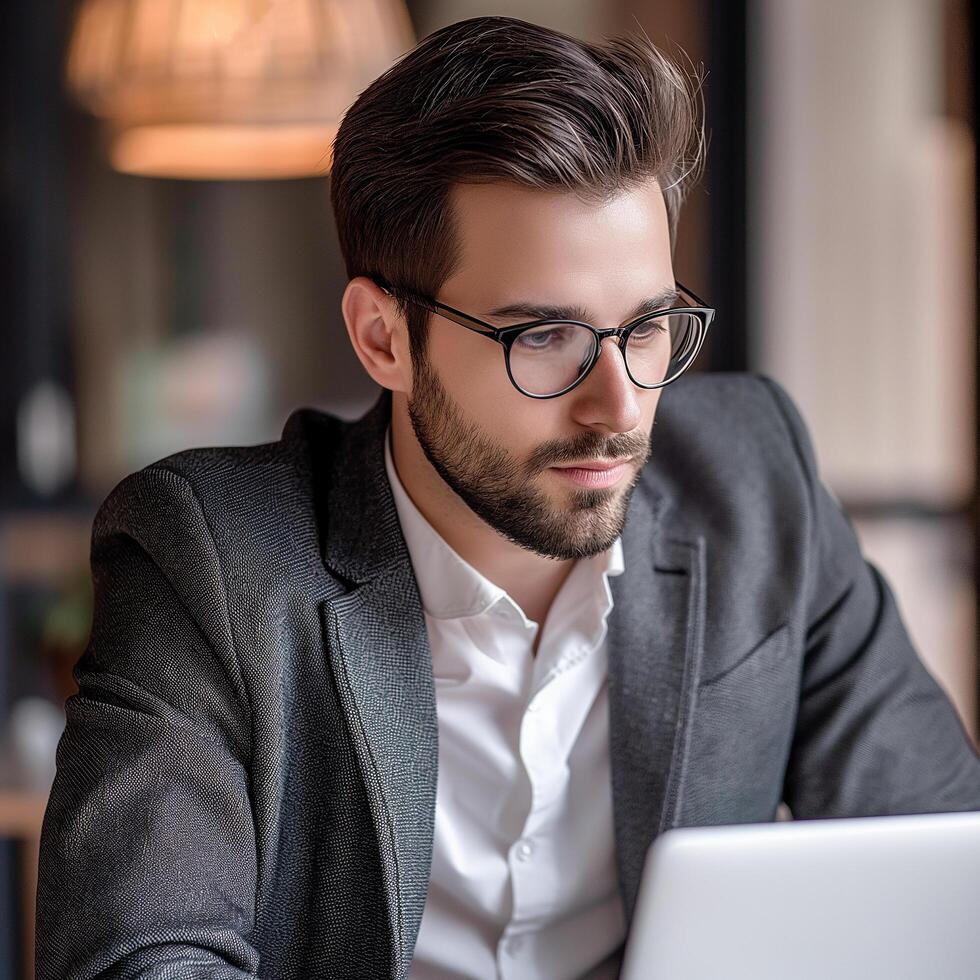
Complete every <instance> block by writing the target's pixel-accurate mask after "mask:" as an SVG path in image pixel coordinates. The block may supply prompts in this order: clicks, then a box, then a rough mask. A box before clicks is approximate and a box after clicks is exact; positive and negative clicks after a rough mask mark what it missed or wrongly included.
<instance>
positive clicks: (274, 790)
mask: <svg viewBox="0 0 980 980" xmlns="http://www.w3.org/2000/svg"><path fill="white" fill-rule="evenodd" d="M390 407H391V399H390V395H389V393H388V392H382V394H381V397H380V398H379V399H378V402H377V404H376V405H375V406H374V408H373V409H371V411H369V412H368V413H367V414H366V415H365V416H364V417H363V418H362V419H359V420H358V421H356V422H352V423H349V422H345V421H342V420H340V419H337V418H334V417H332V416H330V415H328V414H326V413H323V412H320V411H316V410H313V409H311V408H301V409H298V410H296V411H295V412H294V413H293V414H292V415H291V416H290V417H289V419H288V421H287V422H286V425H285V428H284V430H283V433H282V438H281V439H280V440H278V441H276V442H272V443H266V444H263V445H256V446H239V447H219V448H207V449H192V450H187V451H184V452H180V453H176V454H174V455H172V456H168V457H166V458H165V459H162V460H160V461H158V462H156V463H153V464H151V465H149V466H147V467H145V468H144V469H141V470H139V471H138V472H136V473H133V474H131V475H129V476H127V477H126V478H125V479H124V480H122V481H121V482H120V483H119V484H118V485H117V486H116V487H115V488H114V489H113V490H112V492H111V493H110V494H109V495H108V497H107V498H106V499H105V501H104V502H103V503H102V505H101V507H100V509H99V511H98V514H97V515H96V518H95V522H94V526H93V534H92V552H91V561H92V574H93V579H94V586H95V614H94V622H93V626H92V634H91V638H90V642H89V644H88V647H87V649H86V650H85V653H84V655H83V656H82V657H81V659H80V660H79V662H78V664H77V666H76V668H75V678H76V680H77V682H78V685H79V689H80V690H79V693H78V694H76V695H74V696H72V697H71V698H69V699H68V701H67V703H66V705H65V708H66V712H67V727H66V729H65V732H64V734H63V736H62V738H61V741H60V743H59V746H58V758H57V762H58V768H57V776H56V778H55V781H54V785H53V788H52V790H51V796H50V800H49V802H48V806H47V810H46V813H45V817H44V826H43V833H42V839H41V861H40V878H39V882H38V904H37V933H36V939H37V944H36V958H37V959H36V961H37V975H38V978H39V980H81V978H91V977H100V978H109V977H112V978H122V977H133V978H135V977H140V978H143V980H149V978H159V980H163V978H167V980H178V978H187V980H190V978H202V977H209V978H219V977H220V978H225V980H232V978H236V980H237V978H244V977H256V976H258V977H262V978H264V980H287V978H295V980H311V978H321V977H329V978H338V977H351V978H355V977H356V978H365V977H382V978H403V977H405V976H406V974H407V972H408V969H409V966H410V963H411V959H412V951H413V948H414V943H415V938H416V935H417V933H418V929H419V923H420V920H421V916H422V910H423V906H424V904H425V898H426V889H427V882H428V875H429V866H430V860H431V852H432V835H433V825H434V812H435V798H436V776H437V734H438V729H437V722H436V702H435V694H434V685H433V680H432V668H431V661H430V655H429V648H428V641H427V635H426V630H425V621H424V618H423V613H422V606H421V601H420V598H419V593H418V588H417V586H416V582H415V578H414V576H413V572H412V566H411V563H410V560H409V555H408V552H407V550H406V546H405V542H404V539H403V537H402V534H401V529H400V525H399V523H398V518H397V513H396V510H395V507H394V502H393V499H392V495H391V490H390V487H389V484H388V481H387V475H386V473H385V467H384V458H383V443H382V439H383V435H384V430H385V424H386V421H387V419H388V417H389V413H390ZM532 410H533V406H531V405H530V403H529V407H528V411H532ZM623 545H624V555H625V561H626V572H625V574H624V575H622V576H619V577H617V578H614V579H612V580H611V581H610V586H611V588H612V591H613V595H614V599H615V607H614V609H613V612H612V614H611V616H610V618H609V634H608V636H609V708H610V754H611V771H612V785H611V792H612V799H613V807H614V814H615V835H616V855H617V870H618V874H619V879H620V884H621V888H622V896H623V901H624V905H625V909H626V912H627V918H628V919H629V917H631V915H632V912H633V907H634V903H635V899H636V892H637V888H638V885H639V878H640V873H641V869H642V864H643V859H644V856H645V853H646V850H647V848H648V847H649V845H650V843H651V841H653V839H654V838H655V837H656V836H657V834H658V833H660V832H661V831H663V830H664V829H665V828H668V827H676V826H679V825H697V824H727V823H743V822H753V821H770V820H773V819H774V816H775V814H776V810H777V806H778V805H779V803H780V801H781V800H785V801H786V803H787V804H788V805H789V807H790V809H791V810H792V812H793V814H794V815H795V816H796V817H797V818H812V817H832V816H845V815H868V814H886V813H913V812H928V811H945V810H980V759H978V756H977V754H976V752H975V751H974V749H973V747H972V745H971V743H970V742H969V739H968V737H967V735H966V733H965V731H964V729H963V727H962V725H961V723H960V721H959V719H958V717H957V715H956V713H955V712H954V710H953V708H952V707H951V705H950V702H949V701H948V700H947V698H946V696H945V695H944V694H943V692H942V691H941V689H940V688H939V687H938V686H937V684H936V683H935V681H934V680H933V679H932V677H931V675H930V674H929V673H928V672H927V671H926V669H925V668H924V667H923V665H922V663H921V662H920V660H919V658H918V656H917V654H916V652H915V650H914V649H913V647H912V644H911V643H910V641H909V637H908V635H907V633H906V630H905V627H904V625H903V623H902V621H901V619H900V617H899V613H898V611H897V609H896V605H895V600H894V597H893V594H892V592H891V591H890V589H889V586H888V585H887V583H886V582H885V580H884V579H883V578H882V576H881V574H880V573H879V572H878V570H877V569H876V568H875V567H874V566H873V565H871V564H869V563H867V562H866V561H865V560H864V559H863V558H862V555H861V552H860V551H859V548H858V542H857V540H856V538H855V535H854V532H853V530H852V528H851V525H850V524H849V522H848V520H847V519H846V518H845V516H844V515H843V513H842V512H841V510H840V509H839V507H838V505H837V504H836V503H835V500H834V498H833V497H832V496H831V495H830V494H829V493H828V491H827V490H826V489H825V487H824V486H823V484H822V483H821V482H820V480H819V477H818V473H817V469H816V463H815V461H814V456H813V450H812V448H811V444H810V441H809V438H808V435H807V431H806V429H805V428H804V425H803V423H802V422H801V420H800V417H799V415H798V413H797V411H796V409H795V407H794V406H793V404H792V403H791V402H790V400H789V398H788V397H787V395H786V394H785V392H784V391H783V390H782V389H781V388H780V387H779V386H778V385H777V384H775V383H774V382H773V381H771V380H769V379H767V378H765V377H762V376H758V375H749V374H693V375H691V376H688V377H685V378H683V379H681V380H680V381H678V382H677V383H676V384H674V385H672V386H671V387H670V388H668V389H665V392H664V395H663V397H662V399H661V402H660V406H659V408H658V414H657V418H656V423H655V426H654V430H653V454H652V457H651V459H650V461H649V463H648V465H647V467H646V468H645V470H644V472H643V475H642V479H641V481H640V483H639V484H638V485H637V487H636V490H635V493H634V495H633V498H632V503H631V506H630V512H629V516H628V520H627V524H626V528H625V530H624V534H623ZM465 966H466V965H465V964H461V969H464V970H465Z"/></svg>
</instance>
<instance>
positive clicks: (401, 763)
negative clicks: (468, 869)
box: [316, 391, 438, 976]
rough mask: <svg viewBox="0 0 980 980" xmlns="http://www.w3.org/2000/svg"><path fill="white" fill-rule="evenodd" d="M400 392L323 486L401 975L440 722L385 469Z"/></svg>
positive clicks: (332, 625) (430, 807)
mask: <svg viewBox="0 0 980 980" xmlns="http://www.w3.org/2000/svg"><path fill="white" fill-rule="evenodd" d="M390 411H391V394H390V392H388V391H383V392H382V393H381V396H380V397H379V399H378V401H377V403H376V404H375V406H374V408H373V409H372V410H371V411H370V412H369V413H368V414H367V415H365V416H364V417H363V418H362V419H360V420H358V421H357V422H356V423H354V424H353V425H351V426H350V427H349V428H348V429H346V430H345V434H344V436H343V438H342V440H341V442H340V444H339V446H338V447H337V448H336V449H335V451H334V452H333V453H332V454H330V458H329V459H328V460H327V461H326V462H325V463H322V464H321V465H323V466H325V467H327V471H326V472H323V473H321V474H320V476H319V478H318V479H317V481H316V483H317V486H318V487H321V488H322V492H323V493H324V494H326V495H327V497H326V500H325V501H324V503H323V505H322V507H321V514H322V515H323V517H322V520H323V521H324V526H323V529H322V541H321V547H322V551H323V558H324V563H325V564H326V565H327V567H328V568H330V569H331V571H332V572H333V573H334V574H335V575H337V576H338V577H339V578H341V579H342V580H346V582H347V583H348V585H349V586H350V590H349V591H347V592H345V593H344V594H342V595H339V596H334V597H331V598H328V599H326V600H324V601H323V602H322V603H321V604H320V617H321V626H322V628H323V631H324V637H325V640H326V647H327V651H328V657H329V660H330V666H331V669H332V671H333V676H334V679H335V682H336V685H337V692H338V696H339V698H340V701H341V704H342V706H343V709H344V714H345V716H346V717H347V719H348V722H349V724H350V729H351V735H352V737H353V740H354V745H355V749H356V752H357V757H358V761H359V764H360V768H361V772H362V776H363V778H364V784H365V787H366V789H367V793H368V799H369V803H370V808H371V818H372V821H373V823H374V829H375V831H376V833H377V838H378V842H379V847H380V854H381V864H382V872H383V875H384V890H385V896H386V905H387V909H388V925H389V928H390V930H391V936H392V939H393V945H394V948H395V950H396V963H395V964H394V965H393V971H392V975H393V976H403V975H405V973H406V972H407V968H408V963H409V962H410V957H411V952H412V949H413V948H414V943H415V938H416V936H417V934H418V929H419V925H420V923H421V919H422V911H423V908H424V906H425V899H426V894H427V891H428V882H429V870H430V865H431V860H432V841H433V832H434V824H435V805H436V779H437V773H438V721H437V715H436V700H435V685H434V682H433V679H432V657H431V653H430V649H429V642H428V635H427V631H426V627H425V618H424V614H423V608H422V601H421V598H420V596H419V592H418V585H417V583H416V580H415V576H414V572H413V569H412V565H411V560H410V558H409V554H408V549H407V547H406V545H405V541H404V538H403V536H402V533H401V525H400V524H399V522H398V514H397V511H396V509H395V502H394V498H393V497H392V494H391V487H390V485H389V483H388V475H387V472H386V470H385V466H384V433H385V427H386V426H387V424H388V420H389V418H390Z"/></svg>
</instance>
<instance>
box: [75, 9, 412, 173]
mask: <svg viewBox="0 0 980 980" xmlns="http://www.w3.org/2000/svg"><path fill="white" fill-rule="evenodd" d="M415 41H416V38H415V33H414V30H413V28H412V23H411V20H410V18H409V15H408V11H407V10H406V8H405V5H404V3H403V2H402V0H83V2H82V4H81V5H80V7H79V11H78V16H77V20H76V22H75V27H74V32H73V34H72V39H71V43H70V46H69V51H68V61H67V76H68V84H69V87H70V89H71V90H72V91H73V92H74V94H75V95H76V97H77V98H78V99H79V101H80V102H81V103H82V104H83V105H84V106H85V107H86V108H88V109H89V110H90V111H92V112H93V113H94V114H95V115H97V116H99V117H101V118H102V119H104V120H105V122H106V125H107V129H108V135H109V157H110V160H111V162H112V165H113V166H114V167H115V168H116V169H117V170H121V171H123V172H125V173H133V174H144V175H148V176H159V177H184V178H197V179H212V180H214V179H249V178H251V179H258V178H265V179H268V178H281V177H304V176H311V175H323V174H325V173H327V172H328V171H329V168H330V162H331V161H330V149H331V144H332V142H333V138H334V135H335V134H336V132H337V127H338V125H339V123H340V119H341V117H342V116H343V113H344V112H345V110H346V109H347V107H348V106H349V105H350V104H351V103H352V102H353V101H354V100H355V99H356V98H357V95H358V93H359V92H361V91H362V90H363V89H364V88H366V87H367V85H369V84H370V82H371V81H373V80H374V79H375V78H376V77H377V76H378V75H380V74H381V73H382V72H383V71H385V69H387V68H388V67H389V66H390V65H391V64H392V63H393V62H394V61H395V60H396V59H397V58H398V57H399V56H401V55H402V54H404V53H405V52H406V51H407V50H409V48H411V47H412V46H413V45H414V44H415Z"/></svg>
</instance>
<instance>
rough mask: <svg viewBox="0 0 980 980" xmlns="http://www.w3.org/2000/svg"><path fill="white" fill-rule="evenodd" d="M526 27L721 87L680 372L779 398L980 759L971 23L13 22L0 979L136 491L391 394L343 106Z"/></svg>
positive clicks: (294, 14)
mask: <svg viewBox="0 0 980 980" xmlns="http://www.w3.org/2000/svg"><path fill="white" fill-rule="evenodd" d="M480 14H507V15H511V16H517V17H521V18H523V19H525V20H530V21H534V22H536V23H540V24H545V25H548V26H551V27H554V28H557V29H560V30H564V31H566V32H568V33H571V34H575V35H577V36H580V37H583V38H589V39H593V40H600V39H601V38H602V37H603V36H608V35H613V34H617V33H623V32H626V31H630V30H636V29H638V28H642V29H643V30H645V31H646V32H647V33H648V34H649V35H650V37H651V38H652V39H653V40H654V41H656V42H657V43H659V44H661V45H663V46H664V47H665V48H666V49H667V51H668V53H670V54H672V55H674V56H675V57H679V58H680V59H681V60H682V61H684V62H686V63H687V64H688V66H689V67H690V66H691V65H697V66H702V65H703V68H704V71H705V72H706V78H705V82H704V86H703V95H704V99H705V110H706V127H707V131H708V134H709V140H710V142H709V149H708V160H707V169H706V172H705V176H704V179H703V180H702V182H701V184H700V185H699V186H698V187H697V188H695V190H694V191H693V193H692V195H691V198H690V199H689V202H688V204H687V206H686V209H685V212H684V214H683V215H682V220H681V224H680V232H679V240H678V248H677V254H676V258H675V271H676V274H677V276H678V278H680V279H681V280H682V281H684V282H685V283H687V284H688V285H690V286H691V287H692V288H693V289H694V290H695V291H696V292H698V293H699V294H701V295H702V296H704V297H705V298H706V299H707V301H708V302H709V303H711V304H712V305H714V306H715V307H716V308H717V311H718V313H717V319H716V321H715V326H714V327H713V328H712V333H711V337H710V339H709V344H708V346H707V347H706V348H705V351H704V352H703V354H702V355H701V358H700V360H699V363H698V365H697V367H696V369H700V370H707V371H732V370H736V371H741V370H753V371H763V372H765V373H768V374H770V375H772V376H773V377H774V378H776V379H777V380H778V381H779V382H780V383H781V384H782V385H783V386H784V387H785V388H787V390H788V391H789V392H790V394H791V395H792V396H793V397H794V399H795V400H796V402H797V404H798V405H799V407H800V409H801V411H802V413H803V415H804V418H805V419H806V421H807V423H808V425H809V427H810V431H811V434H812V436H813V440H814V443H815V446H816V449H817V454H818V460H819V462H820V466H821V471H822V474H823V477H824V480H825V481H826V482H827V483H828V485H829V486H830V487H831V489H832V490H833V491H834V492H835V494H836V495H837V496H838V498H839V499H840V500H841V502H842V504H843V506H844V508H845V510H846V511H847V512H848V513H849V514H850V516H851V517H852V518H853V520H854V522H855V525H856V527H857V530H858V533H859V536H860V538H861V541H862V544H863V546H864V548H865V552H866V554H867V556H868V557H869V558H870V559H871V560H872V561H873V562H874V563H875V564H877V565H878V566H879V567H880V568H881V569H882V570H883V571H884V572H885V574H886V577H887V578H888V579H889V581H890V582H891V583H892V585H893V588H894V590H895V592H896V595H897V598H898V602H899V606H900V609H901V611H902V614H903V617H904V619H905V622H906V624H907V626H908V628H909V631H910V632H911V634H912V636H913V639H914V640H915V641H916V644H917V646H918V648H919V650H920V652H921V654H922V657H923V659H924V660H925V662H926V664H927V666H928V667H929V669H930V670H931V671H932V672H933V674H934V675H935V676H936V677H937V679H938V680H939V681H940V683H941V684H942V685H943V686H944V687H945V689H946V690H947V691H948V692H949V694H950V697H951V698H952V699H953V701H954V703H955V705H956V707H957V710H958V711H959V713H960V716H961V718H962V720H963V724H964V727H965V728H966V730H967V731H968V732H969V733H970V735H971V736H972V737H973V738H974V739H975V738H976V733H977V721H978V710H977V661H978V641H977V628H976V623H977V595H978V592H977V582H976V576H977V568H978V562H977V543H976V542H977V534H976V527H977V514H978V503H977V500H978V494H977V462H976V461H977V453H976V437H977V429H978V426H977V398H976V390H977V378H978V357H977V344H976V335H977V330H976V327H977V282H978V274H977V273H978V261H977V248H976V225H977V203H976V202H977V199H978V198H977V168H976V159H975V158H976V152H975V147H976V72H975V62H976V46H977V26H976V20H975V16H976V15H975V13H974V12H973V11H972V8H971V6H970V4H969V3H968V2H967V0H660V2H642V0H521V2H520V3H517V2H513V3H486V2H477V0H455V2H452V3H449V2H441V0H413V2H408V3H404V2H402V0H397V2H395V0H254V2H246V0H83V2H66V0H49V2H42V3H38V2H37V0H6V2H5V3H4V4H3V5H0V50H2V57H0V72H2V73H3V92H2V95H3V99H2V116H0V127H2V128H0V160H2V164H0V209H2V222H0V235H2V250H3V262H2V267H0V276H2V296H3V299H4V308H5V309H6V310H7V313H6V314H5V318H4V320H3V323H2V325H0V740H2V741H0V980H6V978H8V977H9V978H15V977H16V978H22V977H28V976H30V975H31V960H32V958H33V932H32V915H33V890H34V884H35V872H36V862H37V835H38V833H39V830H40V823H41V817H42V815H43V810H44V805H45V803H46V800H47V792H48V787H49V785H50V779H51V776H52V775H53V766H54V747H55V745H56V743H57V739H58V736H59V735H60V732H61V728H62V726H63V719H64V716H63V703H64V699H65V698H66V697H67V696H68V695H69V694H71V693H73V691H74V690H75V686H74V683H73V681H72V678H71V668H72V666H73V665H74V663H75V661H76V660H77V659H78V657H79V656H80V655H81V653H82V651H83V649H84V646H85V643H86V640H87V636H88V630H89V626H90V615H91V591H90V589H91V587H90V582H89V567H88V548H89V539H90V533H91V522H92V517H93V516H94V513H95V510H96V508H97V507H98V504H99V503H100V501H101V500H102V499H103V498H104V497H105V495H106V494H107V493H108V492H109V491H110V490H111V489H112V487H113V486H114V485H115V484H116V483H117V482H118V481H119V480H120V479H121V478H122V477H123V476H125V475H126V474H127V473H129V472H132V471H133V470H135V469H138V468H139V467H141V466H143V465H144V464H146V463H149V462H151V461H153V460H155V459H158V458H160V457H161V456H163V455H166V454H167V453H170V452H172V451H176V450H178V449H183V448H187V447H190V446H204V445H215V444H223V443H255V442H263V441H266V440H271V439H276V438H278V436H279V434H280V431H281V428H282V424H283V422H284V421H285V419H286V417H287V416H288V414H289V413H290V412H291V411H292V410H293V409H294V408H295V407H298V406H300V405H312V406H315V407H318V408H321V409H323V410H326V411H330V412H334V413H336V414H338V415H341V416H343V417H345V418H354V417H356V416H358V415H360V414H361V413H362V412H363V411H364V410H365V409H366V408H367V407H368V406H369V405H370V404H371V403H372V402H373V401H374V398H375V394H376V389H375V386H374V384H373V382H371V381H370V379H369V378H368V377H367V375H366V374H365V373H364V372H363V370H362V368H361V367H360V365H359V363H358V361H357V359H356V358H355V356H354V354H353V352H352V351H351V349H350V347H349V344H348V340H347V336H346V332H345V330H344V326H343V321H342V318H341V314H340V298H341V295H342V293H343V289H344V286H345V281H346V280H345V275H344V272H343V268H342V263H341V258H340V253H339V249H338V247H337V242H336V237H335V230H334V226H333V218H332V215H331V211H330V203H329V197H328V187H329V184H328V181H329V162H330V159H329V158H330V153H329V149H330V141H331V139H332V137H333V133H334V132H335V130H336V125H337V122H338V120H339V117H340V115H341V114H342V112H343V110H344V109H345V108H346V106H348V105H349V104H350V103H351V102H352V101H353V99H354V98H355V97H356V95H357V93H358V92H359V91H361V90H362V89H363V88H364V87H365V86H366V85H367V84H368V83H369V82H370V80H371V79H372V78H374V77H375V76H377V75H378V74H380V73H381V72H382V71H383V70H384V69H385V68H386V67H388V65H390V64H391V62H392V61H394V60H395V59H396V58H397V57H398V56H399V55H400V54H402V53H403V52H404V51H406V50H407V49H408V48H409V47H411V46H412V45H413V44H414V43H415V42H416V40H418V39H420V38H422V37H424V36H425V35H426V34H428V33H430V32H431V31H433V30H435V29H436V28H439V27H441V26H443V25H445V24H447V23H451V22H453V21H456V20H460V19H463V18H465V17H470V16H476V15H480Z"/></svg>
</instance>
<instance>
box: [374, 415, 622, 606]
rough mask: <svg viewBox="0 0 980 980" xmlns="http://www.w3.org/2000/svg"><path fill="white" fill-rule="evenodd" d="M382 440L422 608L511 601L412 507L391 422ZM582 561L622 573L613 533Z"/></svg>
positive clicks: (619, 546)
mask: <svg viewBox="0 0 980 980" xmlns="http://www.w3.org/2000/svg"><path fill="white" fill-rule="evenodd" d="M384 443H385V450H384V452H385V469H386V470H387V471H388V482H389V483H390V484H391V492H392V496H393V497H394V499H395V508H396V510H397V511H398V521H399V523H400V524H401V528H402V534H403V535H404V537H405V544H406V545H407V547H408V553H409V556H410V558H411V560H412V566H413V568H414V570H415V579H416V582H417V583H418V587H419V594H420V596H421V597H422V605H423V608H424V609H425V611H426V613H428V614H429V615H430V616H432V617H434V618H436V619H456V618H459V617H463V616H478V615H480V614H481V613H485V612H486V611H487V610H488V609H490V607H491V606H493V605H495V604H496V603H498V602H502V601H509V602H511V603H512V604H513V605H515V606H516V603H514V602H513V600H512V599H511V597H510V596H509V595H508V594H507V592H506V591H505V590H504V589H502V588H500V586H498V585H495V584H494V583H493V582H491V581H490V580H489V579H488V578H486V576H484V575H482V574H481V573H480V572H478V571H477V570H476V569H475V568H474V567H473V566H472V565H471V564H469V562H467V561H465V560H464V559H463V558H461V557H460V555H458V554H457V553H456V551H454V550H453V548H451V547H450V546H449V545H448V544H447V543H446V541H445V539H444V538H443V537H442V535H440V534H439V532H438V531H436V529H435V528H434V527H433V526H432V525H431V524H430V523H429V522H428V521H427V520H426V519H425V517H423V515H422V513H421V511H419V509H418V508H417V507H416V506H415V503H414V502H413V501H412V498H411V497H409V495H408V492H407V491H406V490H405V488H404V487H403V486H402V482H401V480H400V479H399V477H398V473H397V472H396V470H395V464H394V461H393V459H392V455H391V426H390V425H389V426H388V428H387V429H386V430H385V440H384ZM583 561H585V562H588V563H589V564H590V565H591V566H592V567H593V568H594V569H595V574H596V576H597V577H601V576H609V575H620V574H622V572H623V571H624V568H625V565H624V561H623V544H622V539H621V538H620V537H617V538H616V540H615V541H614V542H613V544H612V545H611V546H610V547H609V548H608V549H606V551H603V552H600V553H599V554H598V555H595V556H593V557H592V558H587V559H583Z"/></svg>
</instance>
